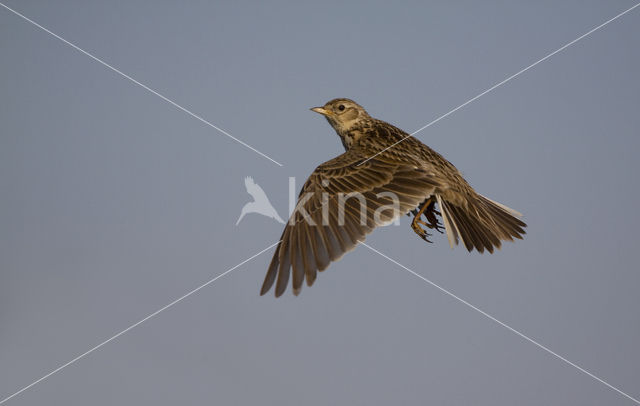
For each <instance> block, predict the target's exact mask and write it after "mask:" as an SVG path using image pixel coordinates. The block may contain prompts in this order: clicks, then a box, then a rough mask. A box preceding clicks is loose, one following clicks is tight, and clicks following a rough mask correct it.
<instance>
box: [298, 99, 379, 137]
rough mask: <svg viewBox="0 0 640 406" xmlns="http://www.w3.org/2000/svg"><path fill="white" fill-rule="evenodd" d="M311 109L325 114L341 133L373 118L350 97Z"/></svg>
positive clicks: (334, 127)
mask: <svg viewBox="0 0 640 406" xmlns="http://www.w3.org/2000/svg"><path fill="white" fill-rule="evenodd" d="M311 111H315V112H316V113H319V114H322V115H323V116H325V117H326V119H327V121H329V124H331V126H332V127H333V129H334V130H336V132H337V133H338V134H340V135H341V134H343V133H345V132H347V131H349V130H351V129H353V128H356V127H359V126H361V125H362V124H363V122H366V121H368V120H371V116H369V114H368V113H367V112H366V110H365V109H363V108H362V106H360V105H359V104H358V103H356V102H354V101H353V100H349V99H333V100H331V101H328V102H327V103H326V104H325V105H324V106H322V107H313V108H312V109H311Z"/></svg>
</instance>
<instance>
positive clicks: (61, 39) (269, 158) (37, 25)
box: [0, 3, 283, 166]
mask: <svg viewBox="0 0 640 406" xmlns="http://www.w3.org/2000/svg"><path fill="white" fill-rule="evenodd" d="M0 6H2V7H4V8H6V9H7V10H9V11H11V12H12V13H13V14H15V15H17V16H18V17H20V18H22V19H23V20H25V21H27V22H29V23H31V24H33V25H35V26H36V27H38V28H40V29H41V30H43V31H44V32H46V33H48V34H50V35H52V36H53V37H55V38H57V39H59V40H60V41H62V42H64V43H65V44H67V45H69V46H70V47H72V48H74V49H75V50H77V51H80V52H82V53H83V54H85V55H86V56H88V57H89V58H91V59H93V60H94V61H96V62H98V63H100V64H102V65H104V66H105V67H107V68H109V69H111V70H112V71H114V72H115V73H117V74H118V75H120V76H122V77H123V78H125V79H128V80H130V81H131V82H133V83H135V84H136V85H138V86H140V87H142V88H143V89H145V90H147V91H148V92H150V93H152V94H154V95H156V96H158V97H159V98H161V99H162V100H164V101H166V102H167V103H169V104H171V105H173V106H175V107H177V108H178V109H180V110H182V111H184V112H185V113H187V114H188V115H190V116H191V117H193V118H195V119H197V120H199V121H201V122H203V123H204V124H206V125H208V126H209V127H211V128H214V129H216V130H218V131H219V132H221V133H222V134H224V135H226V136H227V137H229V138H231V139H232V140H234V141H235V142H237V143H239V144H241V145H243V146H245V147H247V148H249V149H250V150H252V151H253V152H255V153H257V154H259V155H261V156H263V157H265V158H267V159H268V160H270V161H271V162H273V163H275V164H276V165H279V166H283V165H282V164H281V163H280V162H278V161H276V160H275V159H273V158H271V157H270V156H268V155H266V154H264V153H262V152H260V151H258V150H257V149H255V148H254V147H252V146H251V145H249V144H247V143H246V142H244V141H242V140H240V139H238V138H236V137H234V136H233V135H231V134H229V133H228V132H226V131H225V130H223V129H222V128H220V127H218V126H216V125H214V124H212V123H210V122H209V121H207V120H205V119H204V118H202V117H200V116H199V115H197V114H195V113H193V112H191V111H190V110H187V109H186V108H184V107H182V106H181V105H179V104H178V103H176V102H174V101H173V100H171V99H169V98H168V97H166V96H163V95H162V94H160V93H158V92H157V91H155V90H153V89H152V88H150V87H149V86H147V85H145V84H143V83H140V82H138V81H137V80H135V79H134V78H132V77H131V76H129V75H127V74H126V73H123V72H122V71H120V70H118V69H116V68H114V67H113V66H111V65H109V64H108V63H106V62H105V61H103V60H102V59H100V58H98V57H97V56H94V55H92V54H90V53H89V52H87V51H85V50H84V49H82V48H80V47H78V46H77V45H75V44H72V43H71V42H69V41H67V40H66V39H64V38H62V37H61V36H59V35H57V34H55V33H53V32H51V31H50V30H48V29H46V28H45V27H43V26H41V25H40V24H38V23H36V22H35V21H33V20H31V19H29V18H28V17H26V16H24V15H22V14H20V13H19V12H17V11H15V10H14V9H12V8H10V7H8V6H6V5H4V4H3V3H0Z"/></svg>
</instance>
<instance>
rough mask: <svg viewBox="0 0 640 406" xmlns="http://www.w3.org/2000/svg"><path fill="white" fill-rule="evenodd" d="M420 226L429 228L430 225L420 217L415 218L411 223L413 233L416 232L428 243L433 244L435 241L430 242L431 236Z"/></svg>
mask: <svg viewBox="0 0 640 406" xmlns="http://www.w3.org/2000/svg"><path fill="white" fill-rule="evenodd" d="M420 224H422V225H425V226H427V227H429V225H428V224H427V223H425V222H424V221H422V220H420V218H419V217H414V218H413V221H412V222H411V228H412V229H413V231H415V233H416V234H418V236H419V237H420V238H422V239H423V240H425V241H426V242H430V243H432V242H433V241H431V240H429V238H428V237H431V234H430V233H429V232H427V230H425V229H424V228H422V227H420Z"/></svg>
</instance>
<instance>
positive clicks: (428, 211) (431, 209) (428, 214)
mask: <svg viewBox="0 0 640 406" xmlns="http://www.w3.org/2000/svg"><path fill="white" fill-rule="evenodd" d="M435 203H436V199H434V198H433V197H430V198H428V199H427V200H425V201H424V203H422V204H421V205H420V207H418V208H417V209H414V210H412V211H410V212H409V213H411V214H413V215H414V217H413V221H412V222H411V228H412V229H413V231H415V233H416V234H418V235H419V236H420V238H422V239H423V240H425V241H427V242H431V241H429V239H428V238H427V237H430V236H431V234H429V233H428V232H427V230H425V229H424V228H422V227H420V225H423V226H425V227H427V228H430V229H432V230H434V229H435V230H436V231H438V232H439V233H442V230H444V227H443V226H442V224H440V222H439V221H438V218H437V217H436V215H438V216H439V215H441V214H440V212H438V211H437V210H436V209H435ZM422 215H424V216H425V218H426V219H427V221H423V220H422V219H421V217H422Z"/></svg>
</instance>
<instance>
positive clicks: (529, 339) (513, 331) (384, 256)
mask: <svg viewBox="0 0 640 406" xmlns="http://www.w3.org/2000/svg"><path fill="white" fill-rule="evenodd" d="M360 244H362V245H364V246H365V247H367V248H369V249H370V250H371V251H373V252H375V253H376V254H378V255H380V256H381V257H383V258H386V259H387V260H389V261H391V262H393V263H394V264H396V265H398V266H399V267H401V268H402V269H404V270H405V271H407V272H409V273H411V274H413V275H415V276H417V277H418V278H420V279H422V280H423V281H425V282H427V283H428V284H430V285H431V286H433V287H434V288H437V289H439V290H440V291H441V292H443V293H446V294H447V295H449V296H451V297H452V298H454V299H456V300H457V301H459V302H460V303H462V304H464V305H465V306H467V307H470V308H471V309H473V310H475V311H477V312H478V313H480V314H482V315H483V316H485V317H487V318H488V319H490V320H492V321H495V322H496V323H498V324H499V325H501V326H502V327H504V328H506V329H507V330H509V331H511V332H512V333H515V334H517V335H519V336H520V337H522V338H524V339H525V340H527V341H529V342H530V343H532V344H534V345H535V346H537V347H538V348H541V349H543V350H544V351H546V352H548V353H549V354H551V355H553V356H554V357H556V358H558V359H560V360H561V361H564V362H565V363H567V364H569V365H571V366H572V367H574V368H576V369H577V370H578V371H580V372H583V373H585V374H587V375H589V376H590V377H591V378H593V379H595V380H596V381H598V382H600V383H602V384H604V385H606V386H608V387H609V388H610V389H613V390H614V391H616V392H618V393H619V394H621V395H622V396H624V397H626V398H628V399H630V400H632V401H634V402H635V403H637V404H639V405H640V400H638V399H636V398H634V397H632V396H631V395H628V394H626V393H624V392H623V391H621V390H620V389H618V388H616V387H615V386H613V385H611V384H609V383H607V382H606V381H604V380H602V379H600V378H598V377H597V376H595V375H594V374H592V373H591V372H589V371H587V370H586V369H584V368H582V367H580V366H579V365H577V364H575V363H573V362H571V361H569V360H568V359H566V358H564V357H563V356H561V355H559V354H558V353H555V352H553V351H552V350H550V349H549V348H547V347H545V346H544V345H542V344H540V343H539V342H537V341H536V340H534V339H533V338H529V337H528V336H526V335H525V334H524V333H521V332H520V331H518V330H516V329H515V328H513V327H511V326H509V325H507V324H505V323H503V322H501V321H500V320H498V319H496V318H495V317H493V316H492V315H490V314H489V313H487V312H485V311H484V310H481V309H479V308H477V307H476V306H474V305H472V304H471V303H469V302H467V301H466V300H464V299H462V298H460V297H458V296H456V295H455V294H454V293H451V292H450V291H448V290H447V289H445V288H443V287H441V286H440V285H437V284H436V283H434V282H431V281H430V280H429V279H427V278H425V277H424V276H422V275H420V274H419V273H417V272H415V271H413V270H411V269H409V268H407V267H406V266H404V265H402V264H401V263H399V262H398V261H396V260H394V259H393V258H390V257H388V256H387V255H385V254H383V253H382V252H380V251H378V250H377V249H375V248H373V247H372V246H370V245H368V244H365V243H364V242H360Z"/></svg>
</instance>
